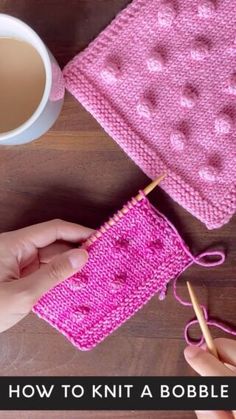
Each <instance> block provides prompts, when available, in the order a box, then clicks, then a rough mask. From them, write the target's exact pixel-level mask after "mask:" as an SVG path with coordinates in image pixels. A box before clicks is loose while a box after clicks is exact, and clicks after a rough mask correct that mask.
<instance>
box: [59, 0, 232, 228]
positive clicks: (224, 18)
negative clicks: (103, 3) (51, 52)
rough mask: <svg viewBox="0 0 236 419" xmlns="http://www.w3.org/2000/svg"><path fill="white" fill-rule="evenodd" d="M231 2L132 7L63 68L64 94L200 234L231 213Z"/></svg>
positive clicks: (141, 2) (141, 1) (159, 0)
mask: <svg viewBox="0 0 236 419" xmlns="http://www.w3.org/2000/svg"><path fill="white" fill-rule="evenodd" d="M235 27H236V9H235V2H234V1H232V0H217V1H216V0H193V1H189V0H181V1H178V0H173V1H172V0H167V1H163V0H148V1H147V0H134V1H133V2H132V4H131V5H129V6H128V7H127V8H126V9H125V10H124V11H123V12H121V13H120V14H119V15H118V16H117V18H116V19H115V20H114V21H113V22H112V23H111V25H110V26H108V28H107V29H105V31H103V32H102V33H101V34H100V35H99V36H98V38H97V39H96V40H95V41H93V42H92V43H91V45H90V46H89V47H88V48H87V49H86V50H85V51H84V52H82V53H80V54H79V55H78V56H76V57H75V58H74V59H73V60H72V61H71V62H70V63H69V64H68V65H67V66H66V68H65V70H64V76H65V79H66V86H67V88H68V89H69V91H70V92H71V93H72V94H73V95H74V96H75V97H76V98H77V99H78V100H79V101H80V102H81V103H82V104H83V105H84V106H85V108H86V109H87V110H88V111H90V112H91V113H92V114H93V115H94V117H95V118H96V119H97V120H98V121H99V122H100V124H101V125H102V126H103V127H104V129H105V130H106V131H107V132H108V133H109V134H110V135H111V136H112V137H113V138H114V139H115V140H116V141H117V142H118V144H120V146H121V147H122V148H123V149H124V150H125V151H126V152H127V153H128V154H129V156H130V157H132V158H133V159H134V161H135V162H136V163H137V164H138V165H139V166H140V167H141V168H142V169H143V171H144V172H145V173H146V174H147V175H148V176H149V177H151V178H155V177H156V176H157V175H158V174H159V173H162V172H167V173H168V176H167V177H166V179H165V180H164V181H163V182H162V186H163V188H164V189H165V190H166V191H167V192H168V193H169V194H170V195H171V196H172V197H173V198H174V199H175V200H176V201H177V202H178V203H180V204H181V205H183V206H184V207H185V208H186V209H187V210H188V211H190V212H191V213H192V214H193V215H195V216H196V217H198V218H199V219H200V220H201V221H203V222H204V223H205V224H206V225H207V227H208V228H217V227H220V226H222V225H223V224H224V223H227V222H228V221H229V219H230V217H231V216H232V215H233V214H234V212H235V209H236V182H235V181H236V146H235V139H236V135H235V123H236V104H235V95H236V66H235V57H236V32H235Z"/></svg>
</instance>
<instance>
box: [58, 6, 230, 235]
mask: <svg viewBox="0 0 236 419" xmlns="http://www.w3.org/2000/svg"><path fill="white" fill-rule="evenodd" d="M207 2H208V3H209V2H211V0H208V1H205V3H204V0H203V1H202V0H199V1H198V0H195V1H194V2H188V1H187V0H182V1H179V2H172V1H164V2H163V1H160V0H150V1H147V0H133V2H132V3H131V4H130V5H129V6H128V7H127V8H126V9H125V10H123V11H122V12H121V13H120V14H119V15H118V16H117V17H116V18H115V19H114V21H113V22H112V23H111V24H110V25H109V26H108V27H107V28H106V29H105V30H104V31H103V32H102V33H101V34H100V35H99V36H98V37H97V39H95V40H94V41H93V42H91V44H90V45H89V46H88V48H86V49H85V50H84V51H83V52H81V53H80V54H79V55H77V56H76V57H74V59H73V60H72V61H71V62H70V63H68V64H67V66H66V67H65V69H64V77H65V80H66V87H67V89H68V90H69V91H70V92H71V93H72V94H73V95H74V96H75V97H76V98H77V99H78V100H79V101H80V102H81V103H82V104H83V105H84V107H85V108H86V109H87V110H88V111H89V112H90V113H92V114H93V116H94V117H95V118H96V119H97V120H98V122H99V123H100V124H101V125H102V127H103V128H104V129H105V130H106V131H107V133H108V134H110V135H111V136H112V137H113V138H114V139H115V140H116V141H117V142H118V144H119V145H120V146H121V147H122V148H123V149H124V151H125V152H126V153H127V154H128V155H130V156H131V157H132V159H133V160H134V161H135V162H136V163H137V164H138V165H139V166H140V167H141V168H142V169H143V171H144V172H145V173H146V174H147V175H148V176H149V177H150V178H152V179H154V178H155V177H156V176H157V174H158V173H163V172H167V173H168V176H167V177H166V179H165V180H164V181H163V182H162V185H161V186H162V187H163V189H164V190H165V191H166V192H168V193H169V194H170V195H171V196H172V198H173V199H174V200H175V201H177V202H178V203H179V204H181V205H183V206H184V207H185V208H186V209H187V210H188V211H189V212H191V213H192V214H193V215H195V216H196V217H198V218H199V219H200V220H201V221H202V222H204V223H205V224H206V225H207V227H208V228H210V229H212V228H218V227H220V226H222V225H223V224H225V223H227V222H228V221H229V220H230V218H231V216H232V215H233V214H234V213H235V211H236V184H235V168H234V165H233V163H231V166H232V170H231V169H230V168H229V167H228V171H229V170H230V175H231V176H232V178H231V180H228V181H227V182H225V181H224V177H223V178H222V177H221V178H220V179H219V181H217V180H216V181H215V177H217V171H216V173H215V169H214V167H211V166H209V167H208V166H205V167H203V168H202V169H201V170H199V176H200V175H201V177H203V178H204V181H203V183H202V185H203V186H204V187H201V188H199V187H197V184H196V183H197V181H196V180H195V179H191V173H189V172H187V173H186V172H184V171H182V173H181V170H180V168H179V167H178V168H176V167H175V166H174V165H172V167H169V165H168V164H167V163H166V162H165V158H164V157H163V153H162V152H163V150H162V149H161V148H160V147H161V146H160V142H159V143H158V146H157V147H156V146H154V145H153V142H152V141H150V139H148V138H147V137H145V136H144V135H143V134H142V129H141V131H140V130H139V126H133V125H132V122H131V121H130V120H129V115H127V114H126V113H124V112H125V109H124V112H123V110H122V108H120V107H119V106H118V105H117V103H116V98H115V93H114V92H116V90H115V89H116V87H114V86H115V84H116V83H117V78H118V79H119V77H120V74H119V71H120V69H119V65H117V64H116V63H112V62H111V63H109V62H108V63H107V64H106V63H105V64H104V66H105V67H104V68H102V69H101V75H102V76H103V78H102V76H101V77H100V75H99V71H100V70H99V66H100V62H98V63H97V61H98V60H99V57H102V60H103V61H104V62H105V61H106V59H107V57H108V56H109V54H110V50H111V51H112V54H113V53H114V51H113V49H114V47H113V46H114V45H116V43H117V39H119V36H121V34H122V33H123V32H124V31H127V37H128V36H131V35H130V33H129V27H130V26H131V25H132V24H133V22H134V21H135V20H137V21H138V19H140V17H141V16H142V15H143V14H144V13H146V11H147V10H148V8H149V6H150V10H152V5H153V4H155V5H156V10H157V11H158V8H161V7H164V8H166V9H164V13H165V10H167V14H168V13H169V15H170V16H169V15H168V16H169V17H170V18H172V15H171V13H172V12H173V13H174V12H175V9H174V6H173V5H174V4H176V3H178V7H177V10H179V16H180V18H181V8H182V11H183V9H184V7H185V6H186V5H190V4H192V7H193V8H195V9H196V10H197V6H199V5H200V6H201V9H199V10H200V11H201V13H202V16H203V17H204V13H205V15H206V16H205V17H207V14H206V12H205V11H204V10H206V9H204V7H205V5H206V3H207ZM200 3H201V4H200ZM212 4H213V5H214V4H215V3H214V2H213V3H212ZM217 4H218V6H219V9H220V7H221V11H220V12H221V13H222V7H223V6H222V2H221V1H220V0H219V1H218V2H217ZM200 6H199V7H200ZM186 7H187V6H186ZM188 7H190V6H188ZM225 7H226V8H227V7H228V8H229V7H230V2H229V0H227V1H226V2H225ZM161 10H162V9H161ZM168 10H169V11H168ZM207 10H208V9H207ZM227 10H228V9H227ZM210 11H211V9H210ZM196 13H197V12H196ZM199 13H200V12H199ZM168 16H167V23H168ZM177 17H178V16H177ZM232 17H233V16H232ZM162 18H163V16H162ZM164 18H165V14H164ZM157 19H158V18H157ZM200 21H201V19H200V17H199V22H200ZM202 21H204V22H207V23H206V24H207V25H210V24H211V22H212V21H210V23H209V20H207V19H205V20H204V19H203V20H202ZM202 21H201V22H202ZM213 21H214V17H213ZM139 22H140V20H139V21H138V23H139ZM161 22H162V25H163V20H162V21H161ZM164 24H165V21H164ZM204 24H205V23H204ZM231 26H232V25H231ZM156 30H158V29H157V28H156ZM158 33H160V32H158ZM200 34H201V31H200ZM136 41H137V44H138V42H139V39H136ZM199 42H200V41H199ZM155 43H157V44H158V40H155V42H154V44H155ZM232 45H233V40H232ZM122 48H125V46H123V47H122ZM193 48H195V49H193V50H192V51H191V54H192V57H194V60H195V63H196V65H199V63H201V60H202V58H204V56H203V57H202V55H201V54H203V55H204V53H205V52H206V54H207V52H208V50H207V48H208V44H207V45H205V44H204V43H202V44H199V43H198V44H197V45H194V47H193ZM204 48H205V49H204ZM233 48H234V49H235V50H234V49H233ZM147 50H148V48H147ZM232 51H233V52H232V54H234V53H235V55H236V38H235V47H234V46H232ZM123 52H124V51H123V50H122V53H123ZM113 55H114V54H113ZM201 57H202V58H201ZM162 58H163V57H162V56H161V57H160V55H158V54H156V55H155V54H154V55H153V56H152V57H151V60H152V61H151V65H152V67H151V68H152V70H153V69H154V70H155V66H156V68H157V70H158V71H159V70H160V69H161V68H162V64H163V62H162ZM163 59H164V58H163ZM225 59H226V58H225ZM121 60H122V54H121ZM222 60H223V59H222ZM231 62H232V63H233V58H231ZM148 64H150V63H149V62H148ZM230 65H231V66H232V64H230ZM234 69H235V70H236V66H235V67H234ZM140 72H141V69H140ZM97 73H98V74H97ZM92 74H93V75H94V77H93V78H92ZM99 77H100V79H99ZM235 77H236V76H235ZM104 80H105V81H104ZM157 80H158V79H157ZM105 82H106V83H107V84H108V88H109V89H110V90H109V89H108V88H107V90H106V88H105V87H104V83H105ZM234 82H235V91H234V90H233V87H232V89H231V92H233V93H236V80H234ZM157 83H158V81H157ZM118 91H119V90H117V92H118ZM200 93H201V92H200ZM184 94H185V96H184V98H182V99H181V100H184V105H183V106H186V107H187V108H191V107H192V105H194V101H195V99H196V97H195V93H194V91H187V92H186V91H185V93H184ZM222 94H223V93H222ZM225 97H226V96H225ZM228 101H230V100H228ZM231 102H232V101H231ZM138 106H139V108H137V109H138V112H139V113H140V116H141V117H143V118H146V117H147V119H148V118H149V117H150V115H152V111H153V110H152V103H151V102H150V101H148V100H146V101H145V100H141V102H140V103H139V105H138ZM190 111H191V109H188V112H190ZM220 118H221V119H220ZM227 118H229V120H228V119H227ZM180 119H181V118H180ZM182 119H185V117H183V118H182ZM187 119H188V118H187ZM167 122H168V121H163V124H166V123H167ZM231 122H232V121H231V120H230V117H228V116H227V115H226V116H225V115H223V120H222V117H219V119H218V120H216V124H217V126H216V127H217V129H218V130H221V131H224V130H227V129H229V128H230V126H229V125H230V123H231ZM148 123H149V124H150V119H149V120H148ZM198 123H199V121H198ZM140 124H141V123H140ZM221 134H222V132H221ZM223 134H224V132H223ZM171 135H172V137H171V141H174V146H175V147H177V148H178V153H177V154H176V155H175V154H173V160H176V159H180V160H182V161H185V156H184V155H181V150H182V148H183V147H184V145H185V141H186V138H185V134H184V132H181V131H179V130H177V131H176V130H174V131H173V133H172V134H171ZM203 135H204V133H203ZM220 138H221V139H222V137H220ZM225 138H226V145H224V149H227V147H229V145H228V146H227V143H228V144H230V141H231V140H232V138H231V137H230V138H231V139H230V140H229V138H228V137H227V135H226V136H225ZM234 140H235V139H234ZM187 141H188V139H187ZM215 141H221V140H219V137H217V136H216V140H215ZM209 147H210V148H212V146H211V145H210V146H209ZM231 148H232V150H233V146H231ZM203 149H204V148H203ZM200 151H201V148H200V149H199V158H200V159H202V158H203V160H204V157H205V156H202V157H201V155H200ZM222 153H226V151H224V150H223V151H222ZM229 153H230V151H228V154H229ZM228 157H229V156H228ZM230 157H232V162H233V161H235V162H236V153H235V152H234V154H232V156H230ZM190 172H192V170H191V169H190ZM198 182H199V180H198ZM204 182H205V184H204ZM212 182H213V183H214V182H215V191H214V193H212V195H211V196H212V197H213V198H214V199H213V198H212V199H210V198H209V194H208V193H207V191H209V190H210V188H212ZM209 185H210V186H209ZM223 185H225V187H224V190H223V189H222V188H223ZM219 187H220V188H221V194H219V193H218V189H219ZM211 190H212V189H211ZM213 190H214V189H213ZM222 191H223V192H222ZM215 197H216V198H215Z"/></svg>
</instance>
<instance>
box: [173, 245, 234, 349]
mask: <svg viewBox="0 0 236 419" xmlns="http://www.w3.org/2000/svg"><path fill="white" fill-rule="evenodd" d="M209 256H218V257H219V260H217V261H212V262H204V261H201V259H202V258H204V257H209ZM193 261H194V262H195V263H197V264H198V265H201V266H205V267H213V266H218V265H221V264H222V263H224V261H225V254H224V252H222V251H220V250H219V251H218V250H215V251H209V252H204V253H201V254H200V255H199V256H197V257H193ZM178 278H179V277H177V278H175V280H174V283H173V292H174V298H175V299H176V300H177V301H178V302H179V303H180V304H182V305H183V306H185V307H192V303H190V302H189V301H185V300H183V299H182V298H181V297H180V296H179V295H178V294H177V281H178ZM201 308H202V310H203V314H204V317H205V320H206V323H207V325H208V326H214V327H216V328H218V329H220V330H222V331H223V332H226V333H228V334H230V335H232V336H236V330H234V329H233V328H231V327H229V326H226V325H224V324H222V323H220V322H218V321H216V320H210V319H209V315H208V311H207V308H206V307H205V306H204V305H201ZM196 324H199V323H198V320H197V319H193V320H190V321H189V322H188V323H187V324H186V326H185V328H184V338H185V341H186V343H187V344H188V345H192V346H201V345H202V344H203V342H204V337H203V336H202V335H201V337H200V338H199V339H198V340H195V339H192V338H191V337H190V335H189V330H190V328H191V327H192V326H194V325H196Z"/></svg>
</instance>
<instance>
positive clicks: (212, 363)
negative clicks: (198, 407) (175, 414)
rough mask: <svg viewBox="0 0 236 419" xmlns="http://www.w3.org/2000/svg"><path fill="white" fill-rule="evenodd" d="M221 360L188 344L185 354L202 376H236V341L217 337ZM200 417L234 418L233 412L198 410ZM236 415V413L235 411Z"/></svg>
mask: <svg viewBox="0 0 236 419" xmlns="http://www.w3.org/2000/svg"><path fill="white" fill-rule="evenodd" d="M214 342H215V346H216V348H217V352H218V354H219V358H220V361H219V360H218V359H216V358H215V357H214V356H213V355H211V354H210V353H209V352H208V351H207V350H204V349H202V348H199V347H196V346H188V347H187V348H186V349H185V351H184V356H185V359H186V361H187V362H188V364H189V365H190V366H191V367H192V368H193V369H194V370H195V371H196V372H197V373H198V374H200V375H202V376H211V377H213V376H226V377H227V376H229V377H232V376H233V377H235V376H236V341H234V340H231V339H215V341H214ZM196 415H197V418H198V419H232V418H233V417H234V416H233V413H231V412H223V411H204V412H203V411H197V412H196ZM234 415H235V417H236V413H234Z"/></svg>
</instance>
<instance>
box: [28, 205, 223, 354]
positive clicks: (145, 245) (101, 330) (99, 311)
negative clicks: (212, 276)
mask: <svg viewBox="0 0 236 419" xmlns="http://www.w3.org/2000/svg"><path fill="white" fill-rule="evenodd" d="M126 208H127V209H128V212H127V214H126V215H124V216H122V213H121V212H118V213H117V214H116V215H115V216H114V217H113V220H114V221H115V225H114V226H113V227H110V228H109V225H108V224H107V223H106V224H104V226H103V227H102V228H101V229H100V231H101V232H102V235H101V237H99V238H97V239H96V240H95V242H93V243H92V244H90V245H89V246H88V252H89V261H88V263H87V265H86V266H85V267H84V269H83V270H82V272H81V273H78V274H77V275H75V276H73V277H72V278H69V279H67V280H66V281H64V282H63V283H61V284H59V285H58V286H56V287H55V288H54V289H53V290H51V291H50V292H48V293H47V294H45V295H44V296H43V297H42V298H41V299H40V300H39V302H38V303H37V304H36V305H35V306H34V309H33V311H34V312H35V313H37V314H38V315H39V316H40V317H42V318H43V319H44V320H46V321H47V322H48V323H50V324H51V325H52V326H54V327H55V328H56V329H58V330H59V331H61V332H62V333H63V334H64V335H65V336H66V337H67V338H68V339H69V340H70V341H71V342H72V343H73V344H74V345H75V346H76V347H78V348H79V349H82V350H88V349H92V348H93V347H94V346H96V345H97V344H98V343H99V342H101V341H102V340H103V339H104V338H105V337H106V336H108V335H109V334H110V333H112V332H113V331H114V330H115V329H117V328H118V327H119V326H120V325H121V324H122V323H124V322H125V321H126V320H127V319H129V318H130V317H131V316H132V315H133V314H134V313H135V312H136V311H138V310H139V309H140V308H141V307H142V306H143V305H144V304H145V303H147V302H148V300H150V298H151V297H152V296H153V295H154V294H156V293H159V298H160V299H163V298H164V297H165V293H166V287H167V284H168V283H169V282H170V281H171V280H172V279H174V278H177V277H178V276H179V274H180V273H182V272H183V270H184V269H186V268H187V267H188V266H189V265H190V264H192V263H193V262H196V263H199V264H201V265H205V263H204V262H201V258H200V257H199V258H194V257H193V256H192V255H191V253H190V252H189V250H188V248H187V247H186V245H185V244H184V242H183V240H182V239H181V238H180V236H179V235H178V233H177V231H176V230H175V228H174V227H173V226H172V225H171V224H170V223H169V222H168V221H167V219H166V218H165V217H164V216H163V215H161V214H160V213H158V212H157V210H155V209H154V208H153V207H152V206H151V205H150V203H149V201H148V200H147V199H146V198H143V199H142V200H141V201H140V202H137V201H135V200H132V201H131V202H129V203H128V204H127V206H126ZM95 236H96V233H95ZM95 236H94V237H95ZM212 254H213V255H220V256H221V260H220V261H218V262H214V263H213V265H216V264H220V263H221V262H222V260H224V256H223V255H221V254H220V253H219V252H213V253H212ZM202 256H204V255H202ZM207 266H209V265H208V264H207ZM210 266H212V264H210ZM176 298H178V299H179V297H178V296H177V295H176ZM181 302H182V303H183V304H187V303H185V302H184V301H181ZM186 338H187V331H186Z"/></svg>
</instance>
